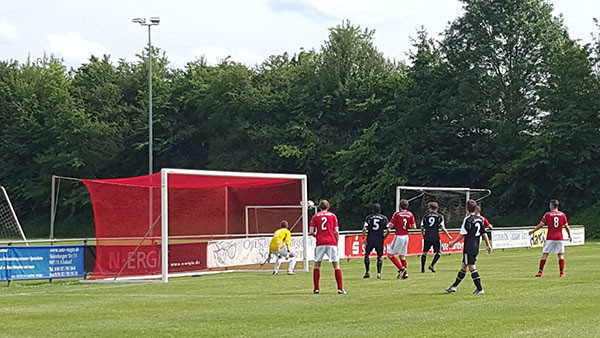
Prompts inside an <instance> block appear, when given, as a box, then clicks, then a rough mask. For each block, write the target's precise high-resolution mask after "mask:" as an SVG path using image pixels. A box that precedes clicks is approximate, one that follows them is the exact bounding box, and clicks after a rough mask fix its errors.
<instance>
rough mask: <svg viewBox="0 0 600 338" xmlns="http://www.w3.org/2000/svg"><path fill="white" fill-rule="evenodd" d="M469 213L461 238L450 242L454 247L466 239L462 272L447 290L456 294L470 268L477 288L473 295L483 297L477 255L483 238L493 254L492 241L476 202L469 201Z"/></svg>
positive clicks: (487, 248)
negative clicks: (478, 213)
mask: <svg viewBox="0 0 600 338" xmlns="http://www.w3.org/2000/svg"><path fill="white" fill-rule="evenodd" d="M467 211H468V212H469V215H468V216H467V217H465V219H464V220H463V223H462V226H461V227H460V236H458V237H457V238H456V239H454V240H452V241H450V247H453V246H454V244H456V243H458V242H459V241H460V240H461V239H463V238H464V239H465V242H464V249H463V261H462V265H461V266H460V271H459V272H458V276H457V277H456V281H454V284H452V285H451V286H450V287H449V288H447V289H446V291H447V292H456V287H457V286H458V284H460V282H461V281H462V280H463V278H465V275H466V274H467V270H466V268H467V267H468V268H469V271H471V278H473V283H474V284H475V287H477V289H476V290H475V292H473V294H474V295H482V294H484V291H483V287H482V286H481V278H480V277H479V272H477V268H476V267H475V261H476V260H477V254H478V253H479V244H480V243H481V237H483V239H484V240H485V245H486V250H487V252H488V253H491V252H492V248H491V247H490V240H489V239H488V236H487V234H486V233H485V231H486V230H485V229H486V228H485V225H484V223H483V219H482V218H481V217H480V216H478V215H477V202H475V201H474V200H469V201H467Z"/></svg>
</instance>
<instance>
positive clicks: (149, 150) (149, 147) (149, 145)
mask: <svg viewBox="0 0 600 338" xmlns="http://www.w3.org/2000/svg"><path fill="white" fill-rule="evenodd" d="M151 27H152V25H148V175H152V171H153V170H152V169H153V168H152V38H151V35H150V28H151Z"/></svg>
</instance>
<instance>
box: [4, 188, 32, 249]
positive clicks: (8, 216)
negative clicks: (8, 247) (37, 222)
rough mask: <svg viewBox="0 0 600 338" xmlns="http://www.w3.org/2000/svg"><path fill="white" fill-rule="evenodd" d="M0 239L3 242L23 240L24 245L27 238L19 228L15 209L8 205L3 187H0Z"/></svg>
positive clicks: (8, 201)
mask: <svg viewBox="0 0 600 338" xmlns="http://www.w3.org/2000/svg"><path fill="white" fill-rule="evenodd" d="M0 239H3V240H10V239H16V240H23V241H24V242H25V244H26V245H28V244H27V238H26V237H25V233H24V232H23V229H22V228H21V224H20V223H19V219H18V218H17V214H16V213H15V209H14V208H13V206H12V203H10V199H9V198H8V193H7V192H6V189H4V187H3V186H0Z"/></svg>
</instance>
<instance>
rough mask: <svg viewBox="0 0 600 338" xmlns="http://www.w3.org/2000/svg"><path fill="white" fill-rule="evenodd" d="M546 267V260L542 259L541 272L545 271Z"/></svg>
mask: <svg viewBox="0 0 600 338" xmlns="http://www.w3.org/2000/svg"><path fill="white" fill-rule="evenodd" d="M544 265H546V260H545V259H540V272H542V271H544Z"/></svg>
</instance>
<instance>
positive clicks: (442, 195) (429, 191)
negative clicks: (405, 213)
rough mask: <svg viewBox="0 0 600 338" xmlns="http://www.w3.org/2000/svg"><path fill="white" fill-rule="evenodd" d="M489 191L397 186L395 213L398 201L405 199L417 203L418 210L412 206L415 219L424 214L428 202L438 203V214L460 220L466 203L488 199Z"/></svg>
mask: <svg viewBox="0 0 600 338" xmlns="http://www.w3.org/2000/svg"><path fill="white" fill-rule="evenodd" d="M491 194H492V191H491V190H490V189H474V188H466V187H419V186H397V187H396V211H398V210H400V200H401V199H406V200H408V201H409V202H411V206H412V205H414V203H419V205H420V209H416V208H415V207H414V206H413V210H414V211H413V212H416V214H415V217H417V218H418V217H419V216H422V215H419V213H422V212H424V210H425V209H426V207H427V203H429V202H438V204H439V209H438V210H439V212H440V213H441V214H443V215H444V216H445V217H446V218H447V219H450V220H452V219H453V218H459V219H462V217H463V216H464V215H465V214H466V204H467V201H468V200H470V199H473V200H475V201H477V202H480V201H481V200H483V199H485V198H487V197H489V196H490V195H491Z"/></svg>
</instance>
